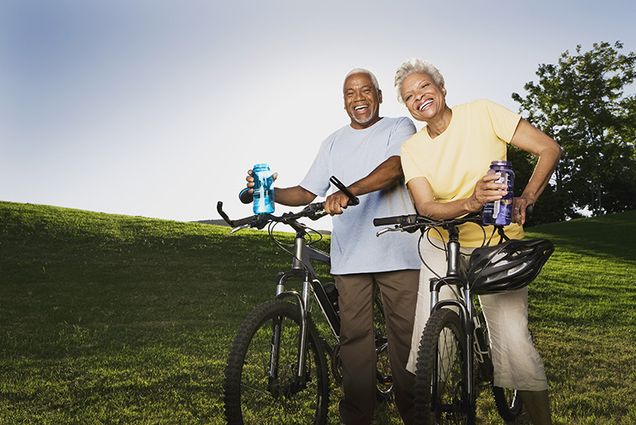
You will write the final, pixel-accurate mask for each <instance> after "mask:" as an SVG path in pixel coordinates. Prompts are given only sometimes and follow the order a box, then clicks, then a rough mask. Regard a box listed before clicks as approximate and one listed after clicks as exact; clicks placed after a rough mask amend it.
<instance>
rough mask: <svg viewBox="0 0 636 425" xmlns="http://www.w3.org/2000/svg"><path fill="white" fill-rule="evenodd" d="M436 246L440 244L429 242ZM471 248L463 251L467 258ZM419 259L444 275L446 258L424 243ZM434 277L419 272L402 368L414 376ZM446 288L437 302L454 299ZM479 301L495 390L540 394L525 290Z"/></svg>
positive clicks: (542, 385) (543, 382) (541, 375)
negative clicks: (408, 351) (415, 300)
mask: <svg viewBox="0 0 636 425" xmlns="http://www.w3.org/2000/svg"><path fill="white" fill-rule="evenodd" d="M433 241H434V243H435V244H436V245H438V246H440V247H441V246H442V244H443V242H442V241H438V240H436V239H434V240H433ZM473 249H474V248H468V249H464V248H462V253H464V254H470V253H471V252H472V251H473ZM420 251H421V254H422V258H424V260H425V261H426V264H427V265H428V266H429V267H430V268H431V269H433V270H434V271H435V272H436V273H437V274H439V275H440V276H444V275H446V268H447V264H446V254H445V253H444V251H443V250H441V249H438V248H436V247H434V246H432V245H431V244H430V243H428V242H427V241H425V240H424V241H422V243H421V244H420ZM432 277H435V275H434V274H433V273H431V271H430V270H429V269H428V268H427V267H426V266H424V265H422V268H421V271H420V286H419V289H418V292H417V306H416V309H415V324H414V327H413V336H412V338H411V352H410V354H409V360H408V363H407V365H406V368H407V370H409V371H410V372H412V373H415V363H416V361H417V350H418V347H419V344H420V338H421V335H422V331H423V330H424V326H425V325H426V321H427V320H428V317H429V315H430V310H431V308H430V285H429V281H430V279H431V278H432ZM454 297H455V295H454V294H453V292H452V291H451V289H450V288H449V287H448V286H443V287H442V289H441V290H440V294H439V299H440V300H443V299H449V298H454ZM479 301H480V302H481V307H482V310H483V312H484V317H485V318H486V324H487V326H488V333H489V336H490V349H491V355H492V362H493V366H494V383H495V385H496V386H498V387H503V388H511V389H517V390H522V391H544V390H547V389H548V381H547V379H546V376H545V369H544V366H543V361H542V360H541V357H540V356H539V353H538V352H537V350H536V348H535V347H534V344H533V343H532V338H531V336H530V332H529V331H528V288H527V287H525V288H523V289H518V290H515V291H509V292H503V293H499V294H491V295H480V296H479Z"/></svg>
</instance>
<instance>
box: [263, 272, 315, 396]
mask: <svg viewBox="0 0 636 425" xmlns="http://www.w3.org/2000/svg"><path fill="white" fill-rule="evenodd" d="M294 274H296V273H293V272H292V273H282V274H280V275H279V276H278V283H277V285H276V298H277V299H282V298H286V297H292V298H295V299H296V301H297V304H298V306H299V308H300V338H299V340H298V352H297V357H296V365H297V367H296V373H295V379H294V382H293V383H291V388H289V389H288V390H289V391H291V392H292V393H293V392H297V391H300V390H301V389H303V388H305V386H306V381H307V374H306V373H305V370H306V367H307V365H306V361H307V356H306V355H305V353H306V352H307V341H308V338H307V335H308V326H307V322H308V320H307V307H308V306H309V294H310V285H311V284H310V276H309V273H307V272H305V273H304V279H303V286H302V293H298V292H297V291H287V290H285V282H286V281H287V279H289V278H290V277H292V276H293V275H294ZM282 328H283V323H282V317H276V318H275V319H274V321H273V324H272V342H271V352H270V358H269V371H268V375H269V389H270V391H271V392H278V391H276V389H277V388H278V389H279V382H278V368H279V361H280V340H281V335H282Z"/></svg>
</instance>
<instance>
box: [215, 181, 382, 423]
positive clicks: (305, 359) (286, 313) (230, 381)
mask: <svg viewBox="0 0 636 425" xmlns="http://www.w3.org/2000/svg"><path fill="white" fill-rule="evenodd" d="M330 181H331V182H332V183H334V184H335V185H336V186H337V187H338V188H339V189H340V190H341V191H342V192H343V193H345V194H347V195H348V196H349V199H350V201H349V204H351V205H355V204H357V203H358V199H357V198H356V197H355V196H353V195H352V194H351V193H350V192H348V190H346V187H345V186H344V185H342V183H340V181H339V180H337V179H336V178H335V177H332V179H331V180H330ZM343 189H344V190H343ZM217 210H218V212H219V214H220V215H221V217H223V219H224V220H225V221H226V222H227V223H228V224H229V225H230V226H232V227H233V229H232V232H235V231H238V230H240V229H243V228H257V229H262V228H264V227H266V226H267V229H268V235H269V237H270V239H271V240H272V241H273V242H274V243H275V244H276V245H278V247H280V248H281V249H283V250H284V251H286V252H287V253H288V254H289V255H290V256H291V268H290V270H288V271H284V272H280V273H279V274H278V276H277V278H276V290H275V297H274V299H272V300H270V301H267V302H264V303H263V304H261V305H259V306H257V307H256V308H254V310H252V311H251V312H250V313H249V314H248V315H247V317H246V318H245V319H244V321H243V322H242V323H241V325H240V326H239V329H238V331H237V333H236V336H235V338H234V341H233V343H232V346H231V348H230V351H229V355H228V359H227V366H226V369H225V379H224V383H223V389H224V404H225V418H226V420H227V422H228V424H230V425H242V424H264V423H275V424H286V425H287V424H299V425H300V424H302V425H307V424H316V425H318V424H325V423H327V411H328V405H329V372H328V363H327V358H326V355H328V356H329V358H330V360H331V361H330V366H331V367H330V368H331V371H332V374H333V376H334V378H335V380H336V382H338V383H339V382H340V378H341V374H340V362H339V356H338V351H339V345H338V341H339V335H340V318H339V315H338V311H339V310H338V301H337V299H338V293H337V289H336V287H335V285H334V284H333V283H332V282H327V283H323V282H321V281H320V280H319V279H318V275H317V273H316V271H315V269H314V266H313V262H318V263H324V264H327V265H328V264H329V262H330V259H329V255H328V254H327V253H325V252H323V251H320V250H319V249H316V248H315V247H313V246H312V245H313V244H314V243H315V242H317V240H312V237H313V236H314V235H318V237H321V235H320V234H319V233H318V232H316V231H314V230H312V229H310V228H309V227H307V226H306V225H305V224H303V223H301V222H299V220H300V219H302V218H308V219H311V220H317V219H319V218H320V217H322V216H324V215H325V212H324V203H322V202H320V203H313V204H310V205H308V206H307V207H305V208H304V209H303V210H302V211H300V212H295V213H294V212H287V213H284V214H282V215H280V216H276V215H273V214H259V215H254V216H250V217H246V218H243V219H239V220H230V219H229V217H228V216H227V214H225V212H224V211H223V204H222V202H219V203H218V204H217ZM278 224H284V225H287V226H289V227H291V228H292V229H293V230H294V231H295V233H296V234H295V237H294V243H293V246H290V247H289V248H288V247H285V246H283V244H282V243H281V242H280V241H279V240H277V239H276V237H275V235H274V233H273V230H274V228H275V226H276V225H278ZM292 280H296V281H300V282H299V283H300V289H299V290H294V289H289V286H290V283H291V281H292ZM297 283H298V282H297ZM312 299H313V300H315V302H316V303H317V305H318V306H319V308H320V312H321V313H322V315H323V316H324V319H325V321H326V322H327V324H328V327H329V329H330V331H331V334H332V336H333V338H331V339H332V340H335V341H336V343H335V344H328V343H327V342H326V339H327V338H326V337H325V338H323V335H321V333H320V332H319V330H318V328H317V327H316V325H315V323H314V321H313V319H312V314H311V310H312ZM374 302H375V317H376V323H375V325H374V332H375V347H376V355H377V358H378V361H377V370H376V378H377V380H376V384H377V385H376V395H377V398H378V399H380V400H383V399H385V398H386V397H388V396H389V394H390V393H391V391H392V378H391V374H390V371H389V359H388V343H387V337H386V333H385V330H384V325H383V323H382V320H381V318H382V317H383V316H382V310H381V309H382V306H381V300H380V296H379V294H378V292H376V296H375V301H374ZM377 319H379V320H377ZM326 333H329V331H327V332H326Z"/></svg>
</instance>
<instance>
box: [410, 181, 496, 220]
mask: <svg viewBox="0 0 636 425" xmlns="http://www.w3.org/2000/svg"><path fill="white" fill-rule="evenodd" d="M498 178H499V175H498V174H486V175H485V176H483V177H482V178H481V179H480V180H479V181H478V182H477V184H475V190H474V191H473V194H472V195H471V196H470V197H469V198H465V199H457V200H455V201H450V202H439V201H436V200H435V195H434V193H433V188H432V187H431V184H430V183H429V182H428V180H427V179H426V177H415V178H413V179H411V180H409V182H408V183H407V187H408V189H409V192H411V196H412V197H413V201H414V202H415V209H416V210H417V212H418V213H419V214H420V215H425V216H427V217H430V218H433V219H436V220H443V219H449V218H455V217H460V216H462V215H465V214H468V213H471V212H476V211H479V210H480V209H481V208H483V206H484V204H485V203H487V202H491V201H496V200H499V199H501V197H502V196H505V195H506V193H507V191H506V189H507V185H506V184H503V183H496V182H495V181H496V180H497V179H498Z"/></svg>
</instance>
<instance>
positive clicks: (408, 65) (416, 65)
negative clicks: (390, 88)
mask: <svg viewBox="0 0 636 425" xmlns="http://www.w3.org/2000/svg"><path fill="white" fill-rule="evenodd" d="M414 72H423V73H425V74H428V75H430V76H431V78H432V79H433V82H434V83H435V84H437V85H438V86H440V87H441V88H444V77H443V76H442V74H441V72H439V69H437V68H436V67H435V65H433V64H431V63H429V62H426V61H424V60H422V59H409V60H407V61H406V62H404V63H403V64H402V65H400V67H399V68H398V69H397V71H395V80H394V83H393V85H394V86H395V88H396V90H397V97H398V101H400V102H403V100H402V94H401V93H400V91H401V89H402V83H403V82H404V79H405V78H406V77H408V76H409V75H411V74H412V73H414Z"/></svg>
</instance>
